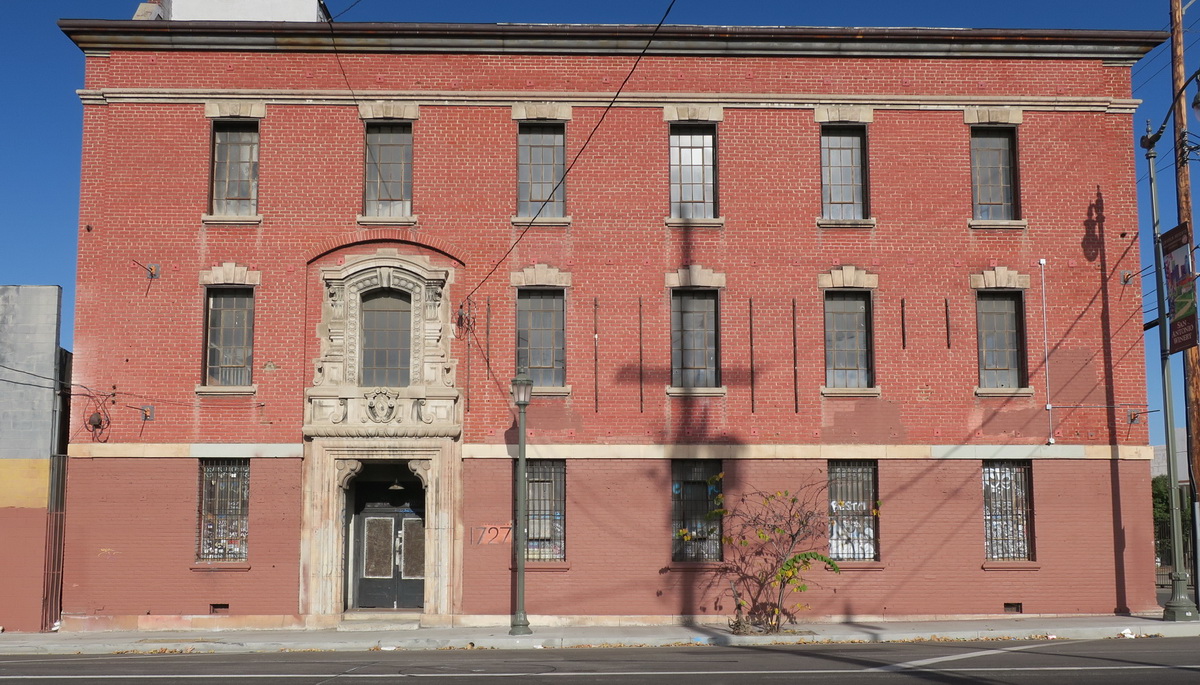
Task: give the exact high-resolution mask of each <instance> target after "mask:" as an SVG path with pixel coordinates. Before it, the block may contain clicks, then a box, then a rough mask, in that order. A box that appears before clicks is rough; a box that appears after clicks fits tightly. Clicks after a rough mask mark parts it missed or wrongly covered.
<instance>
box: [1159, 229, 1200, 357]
mask: <svg viewBox="0 0 1200 685" xmlns="http://www.w3.org/2000/svg"><path fill="white" fill-rule="evenodd" d="M1160 240H1161V241H1162V251H1163V269H1164V270H1165V271H1166V280H1167V306H1168V307H1169V308H1170V310H1171V352H1172V353H1174V352H1182V351H1183V350H1186V349H1187V348H1189V347H1192V346H1193V345H1195V344H1196V274H1195V273H1194V272H1193V271H1192V244H1191V243H1192V241H1191V231H1189V230H1188V227H1187V224H1180V225H1179V226H1176V227H1175V228H1172V229H1171V230H1169V231H1167V232H1166V233H1164V234H1162V237H1161V238H1160Z"/></svg>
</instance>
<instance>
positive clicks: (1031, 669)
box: [0, 664, 1200, 682]
mask: <svg viewBox="0 0 1200 685" xmlns="http://www.w3.org/2000/svg"><path fill="white" fill-rule="evenodd" d="M912 670H913V671H916V672H921V671H926V672H931V673H1036V672H1055V673H1057V672H1084V671H1108V672H1111V671H1197V672H1200V664H1179V665H1174V666H1172V665H1164V664H1143V665H1132V666H1027V667H1002V666H998V667H995V668H928V669H926V668H920V667H917V668H914V669H912ZM886 673H887V672H885V671H882V670H880V669H877V668H868V669H852V668H850V669H846V668H842V669H836V668H829V669H811V670H803V669H792V670H786V671H621V672H614V673H589V672H584V671H580V672H571V671H560V672H555V673H538V672H531V671H526V672H512V673H477V672H471V673H467V672H463V673H352V674H347V675H341V677H338V678H337V680H356V679H364V680H365V679H381V678H391V679H395V678H531V677H535V676H536V677H538V678H627V677H630V676H638V677H641V676H646V677H652V676H731V675H737V676H762V675H796V676H803V675H855V674H857V675H869V674H879V675H884V674H886ZM337 675H339V674H334V673H273V674H272V673H212V674H191V673H188V674H170V675H142V674H138V675H134V674H123V675H0V682H4V681H6V680H126V681H129V680H197V679H208V680H215V679H220V680H222V681H225V682H228V681H230V680H261V679H264V678H277V679H299V678H305V679H309V680H311V679H313V678H330V677H334V676H337Z"/></svg>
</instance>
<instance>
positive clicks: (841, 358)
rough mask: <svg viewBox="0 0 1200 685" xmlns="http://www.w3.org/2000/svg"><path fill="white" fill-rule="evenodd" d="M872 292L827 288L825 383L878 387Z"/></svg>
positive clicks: (842, 386)
mask: <svg viewBox="0 0 1200 685" xmlns="http://www.w3.org/2000/svg"><path fill="white" fill-rule="evenodd" d="M873 357H874V355H873V354H872V330H871V294H870V293H869V292H866V291H862V290H826V291H825V385H826V386H827V387H830V388H871V387H874V386H875V373H874V359H873Z"/></svg>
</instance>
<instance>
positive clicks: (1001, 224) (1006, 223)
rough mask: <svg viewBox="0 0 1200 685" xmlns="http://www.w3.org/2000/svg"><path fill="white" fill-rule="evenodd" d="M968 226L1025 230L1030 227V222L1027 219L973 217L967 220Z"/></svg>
mask: <svg viewBox="0 0 1200 685" xmlns="http://www.w3.org/2000/svg"><path fill="white" fill-rule="evenodd" d="M967 227H969V228H980V229H989V228H999V229H1005V230H1024V229H1026V228H1029V222H1028V221H1026V220H1025V219H1010V220H1001V219H971V220H970V221H968V222H967Z"/></svg>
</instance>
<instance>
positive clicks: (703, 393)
mask: <svg viewBox="0 0 1200 685" xmlns="http://www.w3.org/2000/svg"><path fill="white" fill-rule="evenodd" d="M726 392H728V389H727V388H726V387H725V386H723V385H718V386H716V387H712V388H678V387H675V386H673V385H672V386H668V387H667V397H724V396H725V393H726Z"/></svg>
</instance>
